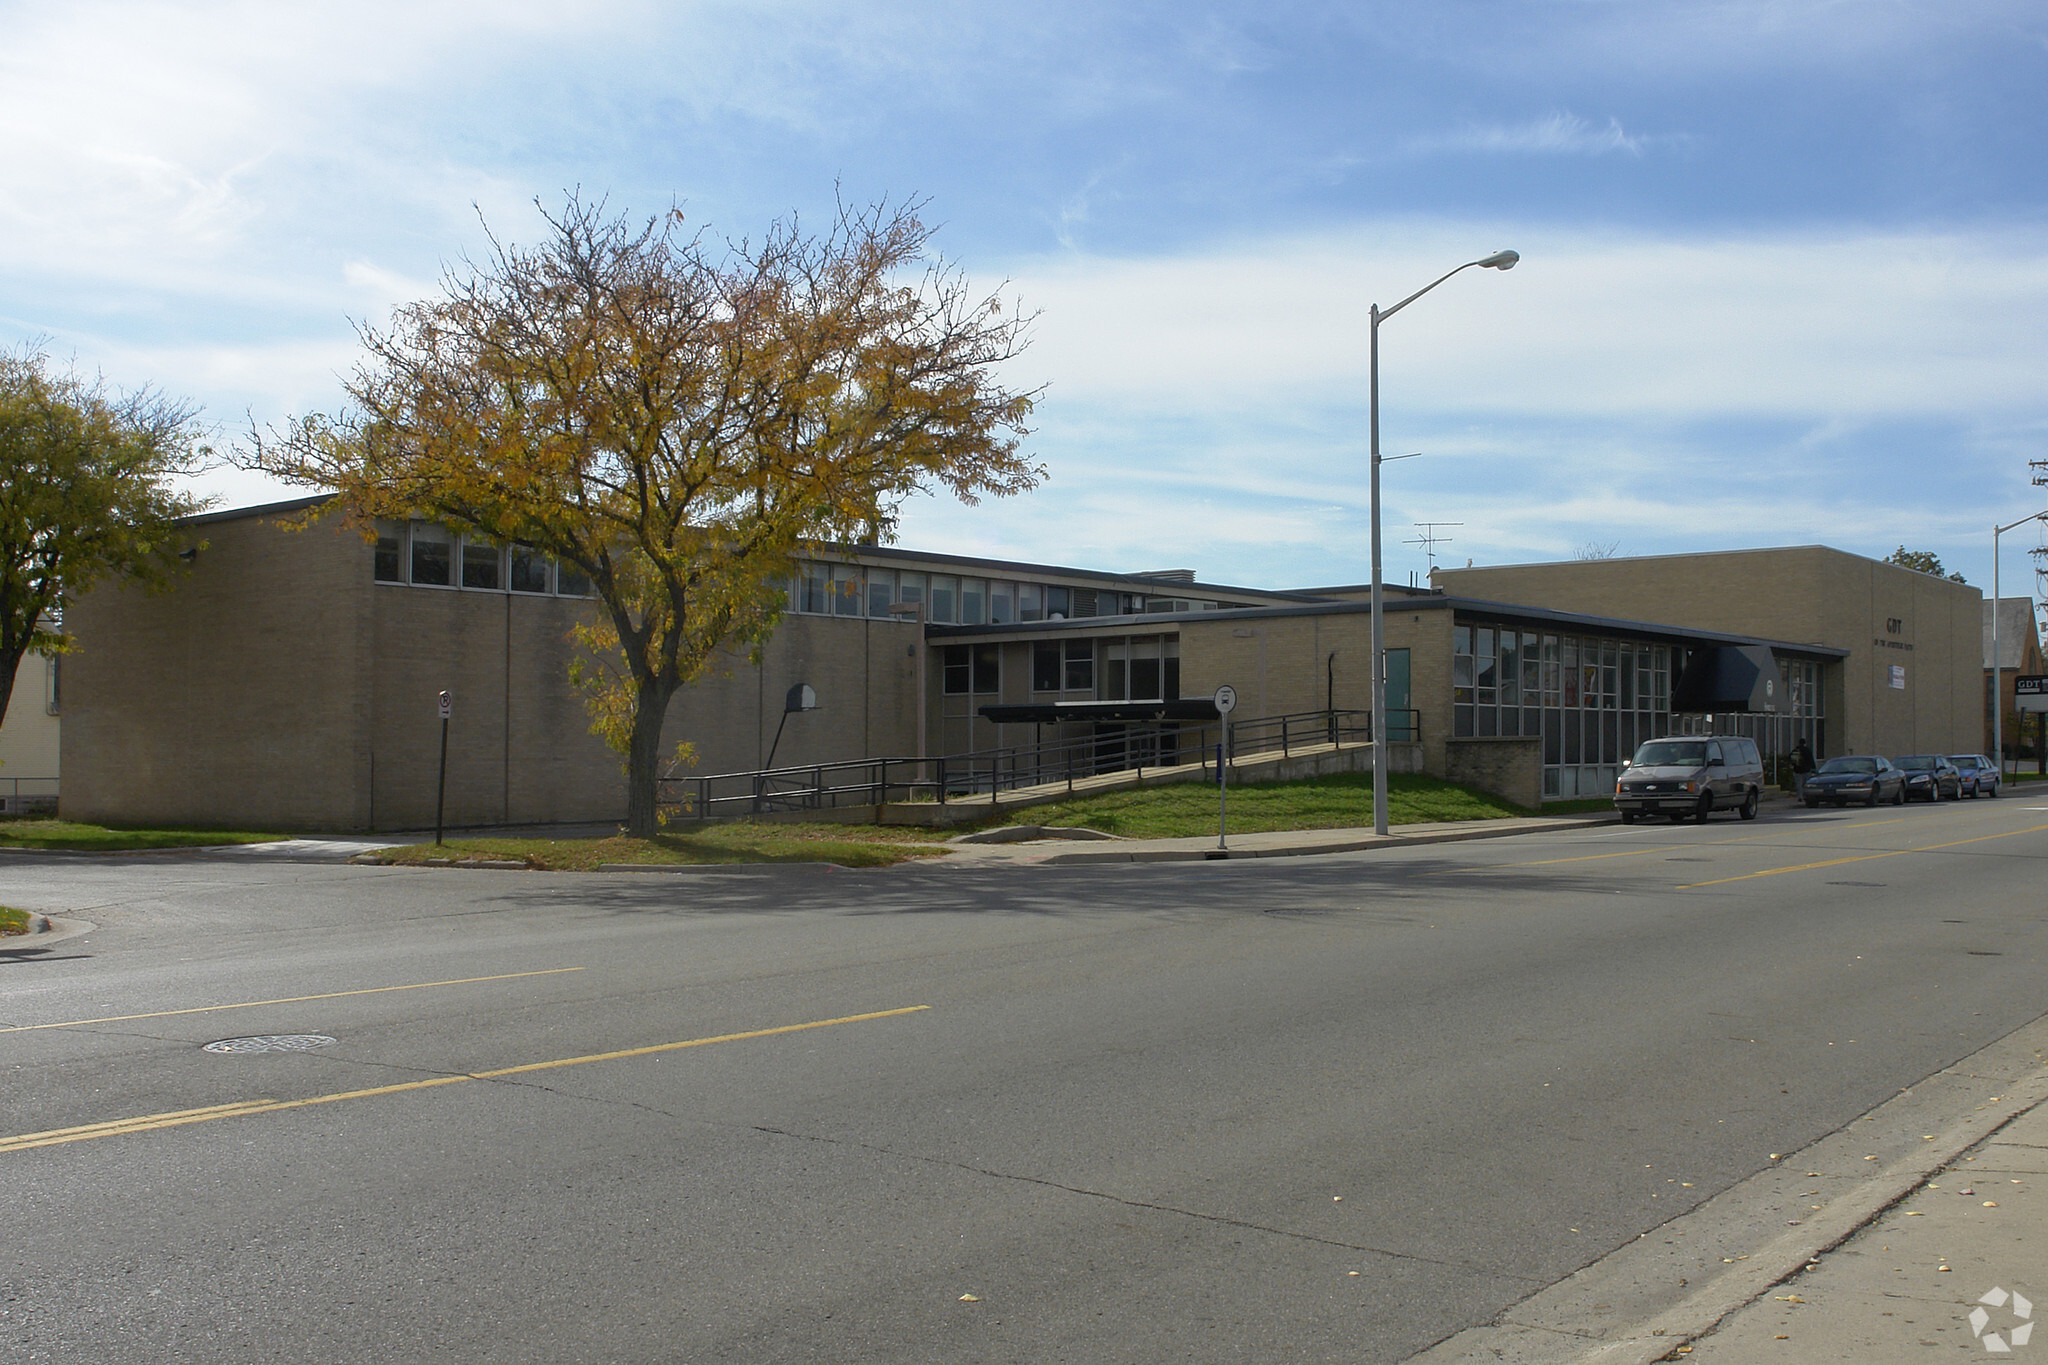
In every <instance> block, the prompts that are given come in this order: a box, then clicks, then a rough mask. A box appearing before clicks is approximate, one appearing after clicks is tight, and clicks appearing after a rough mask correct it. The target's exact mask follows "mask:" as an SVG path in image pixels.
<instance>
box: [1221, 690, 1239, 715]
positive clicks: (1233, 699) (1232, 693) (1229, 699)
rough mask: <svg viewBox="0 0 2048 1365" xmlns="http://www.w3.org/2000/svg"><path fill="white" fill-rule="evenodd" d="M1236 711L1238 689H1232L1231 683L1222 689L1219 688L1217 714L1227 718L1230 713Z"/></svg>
mask: <svg viewBox="0 0 2048 1365" xmlns="http://www.w3.org/2000/svg"><path fill="white" fill-rule="evenodd" d="M1236 709H1237V689H1236V688H1234V687H1232V686H1231V685H1230V684H1229V683H1225V684H1223V686H1221V687H1219V688H1217V689H1216V711H1217V714H1219V715H1225V716H1227V715H1229V714H1230V713H1231V712H1232V711H1235V710H1236Z"/></svg>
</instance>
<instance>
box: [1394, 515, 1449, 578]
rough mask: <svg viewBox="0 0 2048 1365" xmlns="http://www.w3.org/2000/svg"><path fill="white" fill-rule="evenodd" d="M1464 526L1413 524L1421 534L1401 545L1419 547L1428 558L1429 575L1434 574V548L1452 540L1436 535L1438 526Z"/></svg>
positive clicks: (1435, 522) (1447, 523)
mask: <svg viewBox="0 0 2048 1365" xmlns="http://www.w3.org/2000/svg"><path fill="white" fill-rule="evenodd" d="M1464 524H1465V523H1464V522H1462V521H1418V522H1416V523H1414V526H1415V529H1416V530H1417V531H1418V532H1420V533H1421V534H1419V535H1415V536H1411V537H1410V538H1409V539H1407V540H1404V541H1402V542H1401V543H1402V544H1403V545H1419V546H1421V547H1422V552H1423V553H1424V554H1426V555H1428V556H1429V571H1430V572H1431V573H1435V572H1436V547H1437V546H1439V545H1448V544H1450V543H1451V539H1452V538H1451V537H1450V536H1440V535H1438V534H1437V533H1436V532H1437V528H1438V527H1439V526H1463V525H1464Z"/></svg>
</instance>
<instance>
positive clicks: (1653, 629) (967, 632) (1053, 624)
mask: <svg viewBox="0 0 2048 1365" xmlns="http://www.w3.org/2000/svg"><path fill="white" fill-rule="evenodd" d="M1395 610H1398V611H1404V612H1417V611H1452V612H1458V613H1462V614H1464V615H1468V616H1483V617H1486V618H1488V619H1491V620H1499V621H1529V622H1534V623H1537V624H1541V625H1549V626H1558V627H1570V628H1572V629H1575V630H1579V631H1582V632H1585V633H1588V634H1596V635H1629V636H1634V637H1636V638H1638V639H1647V640H1660V641H1664V642H1667V643H1671V644H1687V645H1690V644H1710V645H1762V646H1764V647H1765V648H1767V649H1769V650H1771V652H1772V653H1774V654H1795V655H1806V656H1808V657H1810V658H1820V659H1845V658H1847V657H1848V656H1849V651H1848V650H1847V649H1843V648H1838V647H1837V646H1834V645H1818V644H1801V643H1798V642H1795V641H1791V640H1772V639H1768V638H1766V637H1764V636H1760V635H1733V634H1730V633H1728V632H1726V631H1719V630H1693V629H1690V628H1688V627H1686V626H1674V625H1669V624H1666V623H1663V622H1656V621H1627V620H1621V619H1617V618H1615V617H1611V616H1588V615H1585V614H1584V613H1582V612H1574V611H1554V610H1552V609H1551V608H1549V607H1525V606H1520V605H1517V604H1516V603H1512V602H1489V601H1486V600H1484V599H1482V598H1476V597H1450V596H1445V595H1440V594H1430V595H1427V596H1420V597H1410V598H1404V599H1403V600H1402V602H1401V604H1400V606H1399V607H1398V608H1395ZM1371 613H1372V603H1370V602H1355V601H1343V600H1331V601H1320V602H1315V603H1312V604H1308V605H1301V606H1296V605H1289V606H1280V607H1233V608H1229V609H1227V610H1222V611H1186V612H1181V611H1175V612H1144V613H1141V614H1137V615H1131V616H1082V617H1075V618H1070V619H1068V620H1065V621H1017V622H1011V623H1007V624H1004V625H1000V626H988V625H982V626H958V625H950V626H949V625H928V626H926V628H925V633H926V635H927V637H929V638H932V639H939V640H957V639H975V638H979V639H998V640H999V639H1006V638H1014V637H1016V636H1018V635H1030V634H1034V633H1036V634H1045V633H1054V634H1062V635H1064V634H1071V633H1073V632H1074V631H1077V630H1094V629H1100V628H1102V627H1103V626H1104V625H1106V624H1107V623H1109V622H1116V623H1118V624H1120V625H1122V626H1124V627H1125V628H1129V627H1131V626H1132V625H1134V624H1136V623H1141V622H1142V623H1145V624H1148V625H1149V624H1157V625H1179V624H1181V623H1183V622H1188V621H1259V620H1280V619H1285V618H1288V617H1295V616H1357V615H1370V614H1371Z"/></svg>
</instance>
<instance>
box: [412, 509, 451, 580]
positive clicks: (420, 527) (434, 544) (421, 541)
mask: <svg viewBox="0 0 2048 1365" xmlns="http://www.w3.org/2000/svg"><path fill="white" fill-rule="evenodd" d="M454 567H455V536H454V535H453V534H452V533H451V532H450V531H449V530H448V528H447V527H445V526H435V525H433V524H432V523H430V522H424V521H416V522H414V523H413V524H412V581H413V582H414V583H417V584H425V585H428V586H432V587H437V588H446V587H451V586H453V584H454V582H455V576H454Z"/></svg>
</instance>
